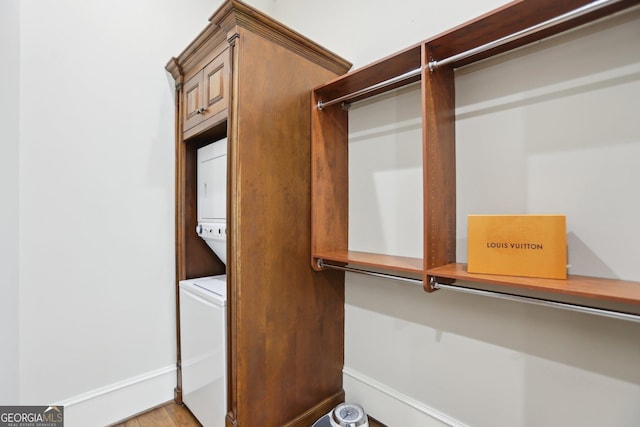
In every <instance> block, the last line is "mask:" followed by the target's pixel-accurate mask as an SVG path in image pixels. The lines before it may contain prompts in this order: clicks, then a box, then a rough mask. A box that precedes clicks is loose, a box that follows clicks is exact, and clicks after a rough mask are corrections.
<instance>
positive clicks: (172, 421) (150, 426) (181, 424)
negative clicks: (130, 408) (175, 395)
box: [110, 402, 202, 427]
mask: <svg viewBox="0 0 640 427" xmlns="http://www.w3.org/2000/svg"><path fill="white" fill-rule="evenodd" d="M110 427H202V424H200V423H199V422H198V420H197V419H196V418H195V417H194V416H193V414H192V413H191V412H190V411H189V409H187V407H186V406H183V405H178V404H176V403H174V402H169V403H167V404H165V405H162V406H159V407H157V408H152V409H150V410H149V411H147V412H144V413H142V414H139V415H135V416H133V417H131V418H129V419H126V420H123V421H121V422H119V423H117V424H113V425H111V426H110Z"/></svg>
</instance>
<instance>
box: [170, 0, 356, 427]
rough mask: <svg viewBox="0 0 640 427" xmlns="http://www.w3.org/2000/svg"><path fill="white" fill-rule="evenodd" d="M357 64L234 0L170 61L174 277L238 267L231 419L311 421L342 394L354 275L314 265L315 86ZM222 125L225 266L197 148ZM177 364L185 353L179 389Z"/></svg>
mask: <svg viewBox="0 0 640 427" xmlns="http://www.w3.org/2000/svg"><path fill="white" fill-rule="evenodd" d="M350 66H351V64H349V63H348V62H347V61H345V60H344V59H342V58H340V57H338V56H337V55H335V54H333V53H331V52H329V51H327V50H326V49H324V48H322V47H321V46H319V45H317V44H316V43H314V42H312V41H311V40H309V39H307V38H305V37H303V36H301V35H300V34H298V33H296V32H294V31H292V30H290V29H288V28H286V27H284V26H283V25H281V24H279V23H277V22H276V21H274V20H272V19H271V18H269V17H268V16H266V15H264V14H262V13H261V12H259V11H257V10H255V9H253V8H251V7H249V6H247V5H246V4H244V3H242V2H239V1H235V0H229V1H227V2H225V3H224V4H223V5H222V6H221V7H220V9H218V11H216V12H215V13H214V15H213V16H212V17H211V19H210V24H209V25H208V26H207V27H206V28H205V30H204V31H202V32H201V33H200V35H198V37H197V38H196V39H195V40H194V41H193V42H192V43H190V44H189V46H187V48H186V49H185V50H184V51H183V52H182V53H181V54H180V55H178V56H177V57H176V58H172V59H171V61H169V63H168V64H167V70H168V71H169V72H170V73H171V74H172V76H173V77H174V79H175V81H176V284H177V282H178V281H180V280H183V279H188V278H194V277H202V276H207V275H212V274H222V273H226V275H227V287H228V289H227V298H228V303H227V307H228V325H229V330H228V337H229V342H228V348H229V350H228V354H229V355H228V360H229V375H228V377H229V384H228V400H229V401H228V415H227V420H226V422H227V425H228V426H241V427H255V426H260V427H270V426H305V427H307V426H309V425H311V424H312V423H313V421H315V420H316V419H317V418H319V417H320V416H322V415H323V414H325V413H327V412H329V410H330V409H331V408H332V407H334V406H335V405H337V404H338V403H339V402H341V401H342V400H343V399H344V391H343V389H342V368H343V364H344V360H343V359H344V356H343V354H344V343H343V340H344V276H343V273H342V272H333V271H332V272H322V273H319V272H316V271H314V270H313V269H312V268H311V267H310V265H309V255H308V254H309V251H310V248H311V243H310V234H311V231H310V230H311V224H310V223H311V213H310V210H311V195H310V187H311V184H310V176H311V172H310V164H311V154H310V144H309V141H310V133H311V122H310V118H309V109H310V103H311V100H310V96H309V91H310V89H311V88H313V87H314V86H317V85H318V84H321V83H322V82H324V81H327V80H329V79H331V78H334V77H336V76H338V75H341V74H343V73H345V72H346V71H347V70H348V69H349V68H350ZM201 108H205V110H203V111H201V113H202V114H198V113H197V111H198V109H201ZM198 116H200V117H198ZM225 136H226V137H227V138H228V153H227V162H228V163H227V171H228V172H227V265H226V267H225V265H223V264H221V263H220V262H219V260H218V259H217V257H216V256H215V255H214V254H213V252H211V251H210V250H209V248H208V247H207V245H206V244H205V243H204V241H202V240H201V239H200V238H199V237H198V236H197V235H196V233H195V231H194V230H195V226H196V185H195V182H196V150H197V149H198V148H199V147H201V146H204V145H206V144H208V143H210V142H212V141H214V140H216V139H219V138H221V137H225ZM178 309H179V307H178ZM178 349H179V336H178ZM180 364H181V361H180V354H178V386H177V387H176V400H178V401H180V400H181V389H180V375H181V374H180V366H181V365H180Z"/></svg>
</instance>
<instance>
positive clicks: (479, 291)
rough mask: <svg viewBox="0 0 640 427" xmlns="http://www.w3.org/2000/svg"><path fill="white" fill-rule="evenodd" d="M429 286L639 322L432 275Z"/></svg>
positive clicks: (639, 318) (635, 317) (625, 315)
mask: <svg viewBox="0 0 640 427" xmlns="http://www.w3.org/2000/svg"><path fill="white" fill-rule="evenodd" d="M430 286H431V289H449V290H452V291H456V292H463V293H467V294H473V295H481V296H486V297H493V298H499V299H504V300H508V301H517V302H524V303H527V304H534V305H539V306H542V307H553V308H561V309H564V310H570V311H577V312H579V313H587V314H595V315H597V316H604V317H610V318H613V319H618V320H627V321H630V322H637V323H640V315H638V314H631V313H623V312H620V311H612V310H606V309H602V308H594V307H588V306H585V305H577V304H568V303H564V302H558V301H549V300H546V299H542V298H533V297H525V296H521V295H513V294H507V293H503V292H497V291H486V290H482V289H474V288H467V287H465V286H458V285H446V284H443V283H438V281H437V279H436V278H434V277H433V276H432V277H431V281H430Z"/></svg>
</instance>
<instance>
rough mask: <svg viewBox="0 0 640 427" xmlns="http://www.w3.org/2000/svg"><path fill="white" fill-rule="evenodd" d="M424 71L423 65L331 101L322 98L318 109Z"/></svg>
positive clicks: (398, 81)
mask: <svg viewBox="0 0 640 427" xmlns="http://www.w3.org/2000/svg"><path fill="white" fill-rule="evenodd" d="M421 73H422V67H420V68H416V69H415V70H412V71H409V72H407V73H404V74H401V75H399V76H396V77H393V78H391V79H389V80H385V81H382V82H380V83H376V84H374V85H373V86H369V87H365V88H364V89H360V90H357V91H355V92H353V93H350V94H348V95H343V96H341V97H339V98H335V99H332V100H331V101H327V102H323V101H322V100H321V99H319V100H318V104H317V107H318V110H323V109H324V108H325V107H329V106H331V105H334V104H337V103H339V102H342V101H347V100H349V99H353V98H355V97H358V96H361V95H366V94H368V93H371V92H374V91H376V90H379V89H383V88H385V87H387V86H391V85H393V84H396V83H400V82H402V81H404V80H408V79H410V78H412V77H415V76H419V75H420V74H421Z"/></svg>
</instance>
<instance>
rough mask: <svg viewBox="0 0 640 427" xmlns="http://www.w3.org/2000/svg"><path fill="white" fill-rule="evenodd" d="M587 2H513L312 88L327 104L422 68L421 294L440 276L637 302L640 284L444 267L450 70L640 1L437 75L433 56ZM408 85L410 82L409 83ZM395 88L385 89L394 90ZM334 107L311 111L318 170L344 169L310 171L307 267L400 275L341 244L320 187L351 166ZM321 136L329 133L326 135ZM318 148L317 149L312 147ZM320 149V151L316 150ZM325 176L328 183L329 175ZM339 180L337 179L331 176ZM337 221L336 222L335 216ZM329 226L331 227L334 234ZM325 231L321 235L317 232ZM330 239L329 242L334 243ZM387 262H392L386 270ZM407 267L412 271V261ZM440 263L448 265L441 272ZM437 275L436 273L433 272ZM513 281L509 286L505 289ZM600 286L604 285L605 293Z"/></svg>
mask: <svg viewBox="0 0 640 427" xmlns="http://www.w3.org/2000/svg"><path fill="white" fill-rule="evenodd" d="M588 3H591V1H589V0H562V1H558V0H516V1H513V2H511V3H508V4H506V5H504V6H502V7H500V8H498V9H496V10H494V11H492V12H489V13H487V14H485V15H482V16H480V17H478V18H476V19H473V20H471V21H468V22H467V23H464V24H462V25H460V26H458V27H456V28H453V29H451V30H448V31H445V32H444V33H442V34H440V35H437V36H435V37H432V38H430V39H427V40H425V41H424V42H422V43H421V44H418V45H414V46H411V47H409V48H407V49H405V50H402V51H400V52H398V53H396V54H394V55H391V56H388V57H387V58H383V59H381V60H379V61H376V62H374V63H373V64H371V65H368V66H364V67H362V68H360V69H358V70H355V71H352V72H350V73H348V74H345V75H344V76H340V77H336V78H335V79H333V80H330V81H328V82H327V83H325V84H324V85H322V86H318V87H316V88H315V89H314V90H313V97H314V100H317V99H322V100H323V101H325V102H328V101H330V100H332V99H333V98H337V97H341V96H345V95H349V94H350V93H352V92H355V91H358V90H360V89H364V88H366V87H368V86H370V85H373V84H376V83H379V82H382V81H385V80H388V79H390V78H393V77H397V76H399V75H400V74H402V73H405V72H407V71H410V70H412V69H414V68H415V67H416V66H420V68H421V70H422V76H421V84H422V88H421V90H422V107H423V108H422V113H423V116H422V121H423V173H424V177H423V181H424V182H423V183H424V186H423V188H424V254H423V258H424V269H423V271H422V275H423V276H422V277H423V283H424V284H425V290H426V291H428V292H430V291H431V287H430V286H429V285H428V284H429V279H430V276H432V275H437V276H438V277H439V279H440V280H441V281H442V283H447V282H448V283H450V282H451V281H454V280H455V279H457V278H460V279H465V280H472V281H480V282H485V283H498V282H500V283H504V284H505V285H506V286H512V287H514V288H522V289H524V288H530V287H534V288H537V289H540V288H544V289H543V290H545V291H549V292H555V293H557V294H561V293H570V294H573V295H577V296H582V297H587V298H595V299H600V300H610V299H612V300H615V301H622V302H627V303H635V301H636V300H637V292H638V290H637V289H638V287H637V285H636V284H635V282H624V281H622V282H621V281H614V282H611V281H608V280H604V281H600V279H598V278H584V277H583V278H579V279H572V280H569V281H567V282H563V281H561V282H556V283H554V282H548V281H545V282H544V283H538V282H536V283H535V284H534V283H532V282H530V281H528V280H524V279H522V280H521V278H511V279H505V280H502V279H496V277H498V276H489V277H485V276H484V275H468V274H462V273H461V272H460V271H456V272H455V273H453V272H452V271H451V268H450V267H448V266H450V265H455V264H452V263H453V262H454V260H455V249H456V248H455V243H456V227H455V221H456V199H455V194H456V184H455V167H456V162H455V83H454V71H453V70H454V68H455V67H458V66H462V65H466V64H469V63H471V62H473V61H477V60H480V59H483V58H486V57H489V56H491V55H495V54H498V53H501V52H505V51H507V50H509V49H513V48H515V47H518V46H522V45H525V44H527V43H531V42H533V41H536V40H541V39H543V38H545V37H548V36H550V35H553V34H557V33H559V32H561V31H566V30H568V29H571V28H575V27H577V26H580V25H583V24H585V23H587V22H590V21H592V20H594V19H598V18H601V17H603V16H606V15H608V14H611V13H613V12H616V11H619V10H622V9H625V8H629V7H631V6H634V5H637V4H639V3H640V1H638V0H623V1H620V2H617V3H615V4H613V5H609V6H605V7H603V8H602V9H600V10H598V11H592V12H589V13H587V14H586V15H583V16H581V17H578V18H573V19H570V20H568V21H566V22H564V23H562V24H558V25H555V26H553V27H550V28H549V29H546V30H542V31H539V32H537V33H534V34H532V35H530V36H526V37H524V38H522V39H520V40H518V41H514V42H510V43H508V44H505V45H503V46H501V47H499V48H494V49H492V50H489V51H487V52H485V53H482V54H477V55H475V56H473V57H470V58H467V59H465V60H459V61H458V62H456V63H453V64H450V65H449V66H444V67H438V68H436V69H435V70H434V71H430V70H429V69H428V63H429V61H430V60H431V59H437V60H442V59H446V58H448V57H450V56H453V55H456V54H458V53H461V52H465V51H467V50H469V49H473V48H476V47H479V46H482V45H484V44H486V43H489V42H493V41H495V40H497V39H500V38H502V37H505V36H509V35H511V34H513V33H516V32H518V31H521V30H524V29H528V28H529V27H532V26H535V25H537V24H540V23H543V22H545V21H548V20H549V19H552V18H554V17H556V16H559V15H562V14H565V13H567V12H570V11H572V10H574V9H576V8H579V7H581V6H584V5H586V4H588ZM410 81H411V80H410ZM394 87H395V86H392V87H390V88H387V89H385V91H387V90H391V89H393V88H394ZM378 93H380V91H376V92H373V93H372V94H370V95H366V96H365V95H363V96H360V95H359V96H358V97H356V98H354V99H356V100H359V99H364V98H365V97H369V96H373V95H375V94H378ZM336 108H339V107H337V106H333V107H329V108H327V109H326V111H317V109H316V108H315V107H312V112H311V114H312V118H313V120H314V129H313V140H314V142H313V144H314V151H313V156H314V159H313V161H314V164H317V166H316V167H317V169H318V170H322V169H321V168H326V169H331V168H336V169H341V168H343V169H344V170H328V171H324V170H322V172H323V173H322V174H320V173H314V185H315V183H316V182H317V183H319V185H318V188H320V189H321V191H318V192H317V193H318V194H319V195H321V196H322V197H319V196H318V197H316V194H315V193H316V192H315V191H314V197H316V198H314V199H313V202H314V204H313V207H312V208H313V213H312V215H313V218H314V222H313V228H312V230H313V235H314V238H313V249H312V264H313V265H314V266H315V265H316V262H317V259H318V258H325V259H327V260H332V261H335V262H339V263H342V264H347V263H351V264H356V265H362V266H370V267H373V268H378V267H380V268H385V269H391V270H396V271H403V270H405V269H406V268H407V264H406V262H405V260H403V259H401V258H395V259H394V258H392V257H387V256H384V255H382V254H366V255H361V254H358V253H356V252H351V251H349V250H348V248H347V247H345V245H346V243H345V240H344V239H345V238H344V236H343V234H346V233H347V231H348V230H347V228H346V226H344V225H342V224H343V223H348V217H347V214H346V213H345V212H346V211H347V210H348V206H347V204H348V198H347V200H346V201H345V200H344V199H342V198H337V197H327V196H326V195H324V194H323V190H322V189H323V186H326V188H328V189H332V188H333V187H340V184H339V182H338V181H339V180H340V179H342V180H344V183H343V184H342V186H341V187H342V188H343V189H344V190H345V191H348V187H347V179H348V170H347V169H348V165H346V166H345V164H346V162H344V161H334V162H333V163H332V162H331V160H332V159H334V158H337V159H342V157H347V156H348V154H347V153H346V150H347V148H346V147H345V146H346V145H347V144H348V140H347V139H348V138H347V133H348V123H346V124H345V123H344V122H343V121H342V120H341V121H337V120H335V117H336V116H337V114H338V113H337V112H336V110H335V109H336ZM325 135H326V136H325ZM316 144H317V145H318V147H317V148H316ZM321 144H322V146H320V145H321ZM326 176H329V177H331V178H326ZM334 177H336V178H334ZM333 216H336V217H337V218H338V219H334V218H333ZM332 228H333V230H332ZM323 232H324V233H327V234H326V235H322V233H323ZM331 235H333V239H334V240H331ZM389 264H391V265H389ZM409 265H413V266H415V265H416V263H415V262H413V261H412V262H410V263H409ZM442 266H445V267H442ZM436 273H437V274H436ZM510 283H511V284H510ZM601 288H607V290H602V289H601Z"/></svg>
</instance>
